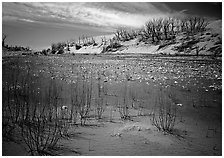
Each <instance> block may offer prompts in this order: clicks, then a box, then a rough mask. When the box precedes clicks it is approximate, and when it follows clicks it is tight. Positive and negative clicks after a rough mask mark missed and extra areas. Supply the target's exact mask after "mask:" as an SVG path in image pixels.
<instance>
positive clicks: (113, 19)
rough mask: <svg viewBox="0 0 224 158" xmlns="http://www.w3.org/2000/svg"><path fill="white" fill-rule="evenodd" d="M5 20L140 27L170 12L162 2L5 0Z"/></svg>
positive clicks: (109, 26)
mask: <svg viewBox="0 0 224 158" xmlns="http://www.w3.org/2000/svg"><path fill="white" fill-rule="evenodd" d="M2 6H3V7H2V12H3V22H4V21H7V20H22V21H24V22H42V23H51V24H67V25H68V24H69V25H77V24H85V25H90V26H97V27H104V28H117V27H121V26H127V27H135V28H136V27H141V26H142V25H143V24H144V23H145V22H146V21H147V20H149V19H152V18H157V17H167V16H170V15H171V10H170V9H169V8H168V7H167V6H166V5H165V4H162V3H143V2H140V3H133V2H126V3H124V2H123V3H114V2H113V3H77V2H75V3H61V2H58V3H8V2H7V3H3V5H2Z"/></svg>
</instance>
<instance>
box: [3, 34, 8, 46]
mask: <svg viewBox="0 0 224 158" xmlns="http://www.w3.org/2000/svg"><path fill="white" fill-rule="evenodd" d="M6 37H7V35H6V34H4V33H3V34H2V47H5V39H6Z"/></svg>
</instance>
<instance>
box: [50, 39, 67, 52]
mask: <svg viewBox="0 0 224 158" xmlns="http://www.w3.org/2000/svg"><path fill="white" fill-rule="evenodd" d="M66 46H67V44H66V42H58V43H52V44H51V53H52V54H63V53H64V48H65V47H66Z"/></svg>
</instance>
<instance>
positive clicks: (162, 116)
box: [153, 89, 177, 133]
mask: <svg viewBox="0 0 224 158" xmlns="http://www.w3.org/2000/svg"><path fill="white" fill-rule="evenodd" d="M176 117H177V107H176V105H175V104H174V103H173V102H172V100H171V98H169V96H168V95H167V94H166V93H165V92H163V91H162V90H161V89H160V91H159V94H158V97H157V100H156V103H155V107H154V114H153V124H154V125H155V126H156V128H157V129H158V130H160V131H164V132H167V133H172V132H173V129H174V125H175V121H176Z"/></svg>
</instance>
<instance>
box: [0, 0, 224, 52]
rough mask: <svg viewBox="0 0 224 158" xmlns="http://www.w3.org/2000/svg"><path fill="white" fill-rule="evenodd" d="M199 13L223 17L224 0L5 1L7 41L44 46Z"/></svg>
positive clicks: (3, 15) (13, 43)
mask: <svg viewBox="0 0 224 158" xmlns="http://www.w3.org/2000/svg"><path fill="white" fill-rule="evenodd" d="M179 15H180V16H185V15H196V16H203V17H208V18H211V19H221V18H222V17H221V16H222V5H221V3H217V2H216V3H207V2H206V3H202V2H200V3H195V2H154V3H152V2H151V3H150V2H67V3H65V2H3V3H2V32H3V33H4V34H6V35H7V38H6V44H8V45H17V46H19V45H20V46H29V47H31V48H32V49H34V50H41V49H45V48H48V47H50V46H51V44H52V43H56V42H62V41H67V40H71V39H78V37H79V36H82V35H86V36H98V35H105V34H111V33H113V32H114V31H115V30H116V29H117V28H120V27H128V28H133V29H135V28H140V27H142V26H143V25H144V24H145V23H146V22H147V21H148V20H150V19H153V18H160V17H162V18H165V17H170V16H179Z"/></svg>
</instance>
